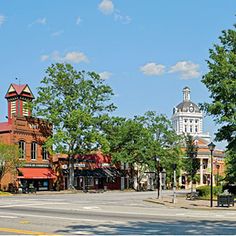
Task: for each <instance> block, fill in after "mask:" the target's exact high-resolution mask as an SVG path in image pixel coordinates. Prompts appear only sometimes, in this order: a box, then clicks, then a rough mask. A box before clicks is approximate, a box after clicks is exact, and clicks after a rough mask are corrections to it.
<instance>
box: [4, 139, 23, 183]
mask: <svg viewBox="0 0 236 236" xmlns="http://www.w3.org/2000/svg"><path fill="white" fill-rule="evenodd" d="M19 156H20V153H19V148H18V146H17V145H12V144H5V143H0V181H1V179H2V178H3V177H4V176H5V174H6V173H8V172H9V173H13V174H14V173H17V167H19V166H20V165H21V160H19Z"/></svg>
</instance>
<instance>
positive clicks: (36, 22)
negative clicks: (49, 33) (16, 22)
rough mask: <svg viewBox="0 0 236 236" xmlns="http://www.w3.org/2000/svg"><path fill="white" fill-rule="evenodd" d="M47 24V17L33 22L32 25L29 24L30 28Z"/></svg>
mask: <svg viewBox="0 0 236 236" xmlns="http://www.w3.org/2000/svg"><path fill="white" fill-rule="evenodd" d="M46 24H47V19H46V17H43V18H38V19H36V20H35V21H33V22H32V23H31V24H29V27H32V26H33V25H46Z"/></svg>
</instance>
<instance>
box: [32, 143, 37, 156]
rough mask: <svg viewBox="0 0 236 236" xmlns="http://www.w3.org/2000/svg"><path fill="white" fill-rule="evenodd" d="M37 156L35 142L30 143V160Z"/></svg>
mask: <svg viewBox="0 0 236 236" xmlns="http://www.w3.org/2000/svg"><path fill="white" fill-rule="evenodd" d="M36 158H37V143H36V142H32V143H31V160H36Z"/></svg>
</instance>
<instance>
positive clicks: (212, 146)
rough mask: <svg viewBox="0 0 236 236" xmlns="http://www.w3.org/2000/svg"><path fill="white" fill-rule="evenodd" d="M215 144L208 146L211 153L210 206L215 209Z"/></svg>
mask: <svg viewBox="0 0 236 236" xmlns="http://www.w3.org/2000/svg"><path fill="white" fill-rule="evenodd" d="M215 146H216V145H215V144H214V143H213V142H211V143H210V144H208V148H209V150H210V152H211V199H210V206H211V207H213V151H214V149H215Z"/></svg>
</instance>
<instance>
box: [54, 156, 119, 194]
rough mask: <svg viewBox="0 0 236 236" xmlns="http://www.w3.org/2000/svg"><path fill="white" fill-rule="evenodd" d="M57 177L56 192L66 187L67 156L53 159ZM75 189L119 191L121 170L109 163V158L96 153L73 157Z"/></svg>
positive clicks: (67, 172) (67, 173)
mask: <svg viewBox="0 0 236 236" xmlns="http://www.w3.org/2000/svg"><path fill="white" fill-rule="evenodd" d="M53 163H54V168H55V173H56V175H57V177H58V178H57V181H58V190H62V189H67V187H68V184H67V182H68V177H69V176H68V175H69V171H68V158H67V155H62V154H57V155H55V156H54V157H53ZM74 168H75V172H74V176H75V188H76V189H79V190H104V189H110V190H115V189H117V190H118V189H121V176H122V173H121V170H119V169H118V168H116V167H115V166H114V165H112V163H111V157H110V156H107V155H103V154H102V153H101V152H96V153H93V154H90V155H85V156H80V155H77V156H76V157H75V162H74Z"/></svg>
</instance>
